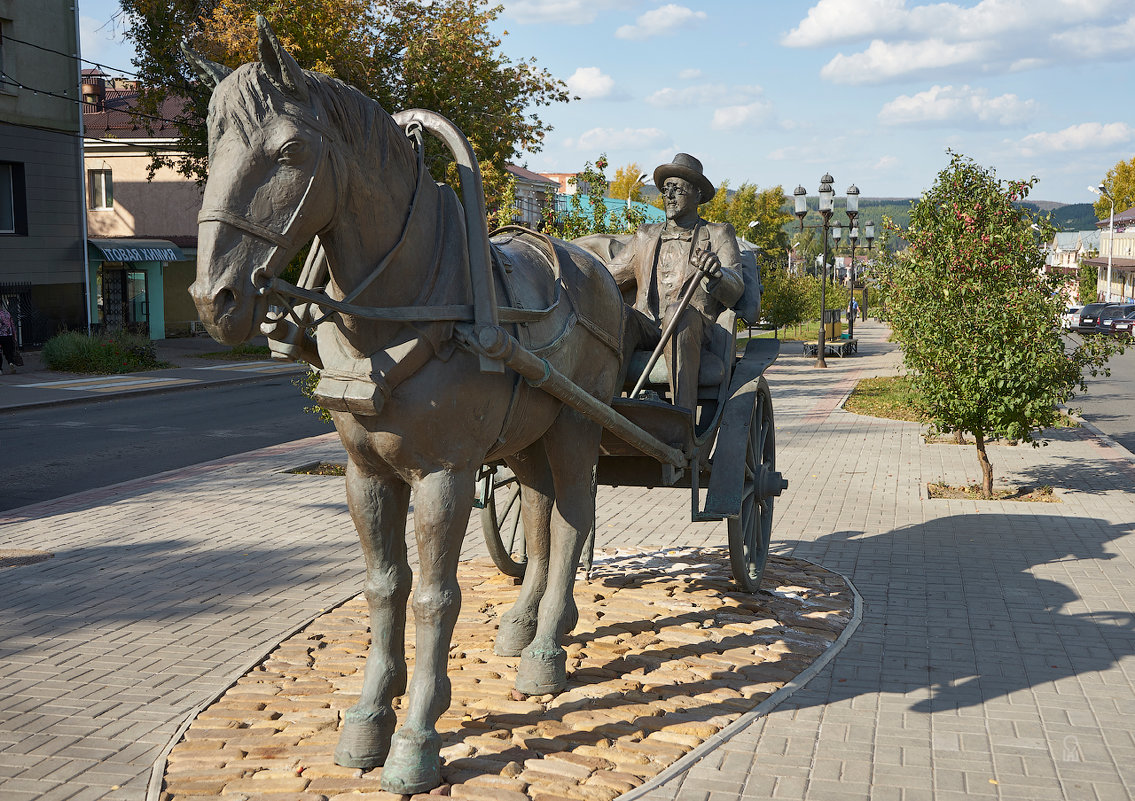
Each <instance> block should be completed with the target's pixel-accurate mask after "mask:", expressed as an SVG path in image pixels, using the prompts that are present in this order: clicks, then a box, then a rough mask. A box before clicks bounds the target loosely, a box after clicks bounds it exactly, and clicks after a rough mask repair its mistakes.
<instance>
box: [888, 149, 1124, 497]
mask: <svg viewBox="0 0 1135 801" xmlns="http://www.w3.org/2000/svg"><path fill="white" fill-rule="evenodd" d="M948 152H949V151H948ZM949 156H950V162H949V165H948V166H947V167H946V168H945V169H944V170H942V171H941V172H940V173H939V174H938V177H937V179H936V181H935V183H934V185H933V186H932V187H931V188H930V189H929V190H928V191H927V192H926V193H925V194H923V196H922V198H921V199H920V200H919V201H918V203H917V205H916V206H915V207H914V209H913V210H912V212H911V217H910V226H909V228H907V229H906V230H905V232H904V231H900V229H898V228H897V227H896V226H894V225H888V226H887V227H886V229H885V231H884V236H883V239H884V247H883V248H881V251H882V254H883V255H882V258H881V259H880V262H879V267H878V269H877V271H876V275H877V278H878V280H880V281H882V282H883V283H884V284H885V287H886V297H887V309H888V312H889V316H890V320H891V323H892V326H893V328H894V332H895V335H896V337H897V338H898V340H899V342H900V343H901V344H902V350H903V357H904V359H905V361H906V365H907V367H908V368H909V369H910V371H911V373H912V376H913V381H914V385H915V388H916V390H917V392H918V394H919V395H920V398H921V399H920V403H921V405H922V407H923V411H924V412H925V413H926V415H927V417H928V418H929V419H930V420H932V423H933V426H934V428H935V430H937V431H939V432H945V431H952V432H961V431H968V432H970V433H971V434H972V435H973V438H974V443H975V445H976V448H977V457H978V462H979V463H980V465H981V475H982V492H983V494H984V496H985V497H987V498H988V497H992V493H993V466H992V464H991V463H990V461H989V454H988V451H987V449H986V444H987V442H988V441H989V440H990V439H992V438H995V437H1005V438H1008V439H1010V440H1015V441H1017V440H1019V441H1023V442H1029V443H1032V444H1033V445H1036V444H1038V443H1037V442H1036V441H1035V440H1034V439H1033V436H1032V435H1033V434H1034V433H1036V432H1038V431H1040V430H1041V429H1044V428H1049V427H1052V426H1053V425H1055V424H1056V423H1057V420H1058V416H1059V411H1058V408H1057V406H1058V404H1063V403H1066V402H1068V401H1069V400H1071V399H1072V398H1073V397H1074V395H1075V393H1076V392H1084V391H1086V389H1087V386H1086V384H1085V381H1084V372H1085V370H1087V371H1090V372H1091V374H1092V375H1095V374H1096V373H1097V372H1098V371H1100V370H1101V369H1102V370H1104V372H1105V373H1106V369H1105V368H1104V364H1105V363H1106V361H1107V359H1108V357H1109V356H1110V355H1111V354H1112V353H1114V352H1116V351H1117V350H1118V349H1119V346H1118V345H1117V344H1116V343H1114V342H1112V341H1108V340H1107V338H1104V337H1091V338H1088V340H1087V341H1085V342H1083V343H1078V342H1074V341H1071V340H1066V337H1065V335H1064V334H1063V332H1062V331H1061V330H1060V328H1059V326H1058V322H1057V321H1058V319H1059V315H1060V313H1061V312H1062V311H1063V304H1064V301H1063V297H1062V296H1061V295H1060V294H1059V293H1058V292H1057V287H1056V285H1055V283H1054V281H1053V279H1051V278H1049V277H1046V276H1045V275H1043V274H1042V273H1041V267H1042V266H1043V264H1044V254H1043V253H1042V252H1041V249H1040V243H1041V242H1044V241H1047V240H1048V239H1050V238H1051V236H1052V228H1051V226H1050V225H1049V224H1048V221H1047V220H1046V219H1043V218H1034V217H1033V215H1032V213H1031V212H1030V211H1029V210H1028V209H1026V208H1024V207H1023V206H1021V205H1020V201H1022V200H1023V199H1024V198H1025V197H1027V196H1028V193H1029V190H1030V189H1031V188H1032V187H1033V185H1034V184H1035V183H1036V179H1035V178H1032V179H1030V180H1028V181H1002V180H1000V179H998V178H997V176H996V173H995V172H994V171H993V170H992V169H987V168H984V167H981V166H979V165H978V164H976V163H974V162H973V161H972V160H971V159H969V158H967V157H965V156H962V155H960V154H957V153H953V152H949ZM1034 226H1036V228H1034ZM1037 228H1039V233H1038V231H1037ZM900 234H901V236H902V237H903V238H904V239H905V240H906V241H907V242H908V243H909V247H908V248H907V249H906V250H905V251H903V252H899V253H891V252H890V249H889V248H887V247H886V246H885V245H886V240H887V239H888V238H893V237H894V236H896V235H900Z"/></svg>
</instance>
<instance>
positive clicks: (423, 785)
mask: <svg viewBox="0 0 1135 801" xmlns="http://www.w3.org/2000/svg"><path fill="white" fill-rule="evenodd" d="M475 472H476V471H475V470H473V469H469V470H462V471H456V470H454V471H441V472H437V473H431V474H429V475H427V476H424V477H423V478H421V479H420V480H419V481H418V482H417V484H416V486H415V501H414V534H415V536H416V538H417V542H418V562H419V567H418V582H417V586H416V588H415V589H414V599H413V605H414V623H415V629H416V632H417V633H416V639H415V648H416V651H415V664H414V675H413V678H412V679H411V680H410V695H409V699H408V703H407V704H406V717H405V720H404V722H403V723H402V726H401V728H399V729H398V731H397V732H396V733H395V735H394V737H393V739H392V740H391V742H390V755H389V756H388V757H387V758H386V764H385V765H384V766H383V768H382V789H383V790H386V791H387V792H391V793H402V794H412V793H418V792H422V791H426V790H431V789H433V788H434V787H437V786H438V785H439V784H441V758H440V756H439V752H440V751H441V737H440V736H439V735H438V733H437V729H436V728H435V726H436V724H437V720H438V718H439V717H441V714H442V713H443V712H444V711H445V710H446V709H448V708H449V702H450V684H449V676H448V675H447V674H446V670H447V668H448V657H449V646H450V643H451V642H452V640H453V627H454V625H455V624H456V623H457V614H458V612H459V611H460V608H461V587H460V585H459V584H458V583H457V563H458V560H459V559H460V558H461V540H462V539H463V538H464V536H465V526H466V524H467V523H468V522H469V511H470V508H471V507H472V505H473V484H474V476H475Z"/></svg>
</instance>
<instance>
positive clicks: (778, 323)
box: [761, 267, 820, 338]
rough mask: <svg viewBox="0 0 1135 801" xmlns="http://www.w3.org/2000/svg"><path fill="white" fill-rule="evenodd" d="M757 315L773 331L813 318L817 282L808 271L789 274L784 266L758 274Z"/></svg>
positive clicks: (817, 302)
mask: <svg viewBox="0 0 1135 801" xmlns="http://www.w3.org/2000/svg"><path fill="white" fill-rule="evenodd" d="M761 283H762V285H763V289H762V291H761V318H762V319H763V320H764V322H765V323H766V324H768V325H771V326H772V327H773V329H774V330H775V331H776V336H777V338H779V337H780V329H781V328H783V327H785V326H787V325H799V324H800V323H802V322H804V321H805V320H809V319H816V318H818V317H819V311H820V283H819V282H818V281H817V280H816V279H815V278H813V277H812V276H810V275H799V274H797V275H790V274H789V273H788V270H787V269H785V268H784V267H780V268H776V269H771V270H768V271H766V272H764V273H763V274H762V275H761Z"/></svg>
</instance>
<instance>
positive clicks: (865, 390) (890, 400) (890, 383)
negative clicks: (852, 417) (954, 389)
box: [843, 375, 923, 423]
mask: <svg viewBox="0 0 1135 801" xmlns="http://www.w3.org/2000/svg"><path fill="white" fill-rule="evenodd" d="M917 400H918V395H917V394H916V393H915V391H914V388H913V386H912V384H911V380H910V378H909V377H908V376H905V375H896V376H881V377H878V378H863V379H860V381H859V383H857V384H856V385H855V389H853V390H852V391H851V395H849V396H848V398H847V401H845V402H844V404H843V408H844V409H845V410H846V411H849V412H852V413H854V414H862V415H866V416H868V417H885V418H887V419H888V420H906V421H908V422H912V423H919V422H922V420H923V418H922V416H921V414H920V413H919V412H918V405H917Z"/></svg>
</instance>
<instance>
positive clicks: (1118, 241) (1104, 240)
mask: <svg viewBox="0 0 1135 801" xmlns="http://www.w3.org/2000/svg"><path fill="white" fill-rule="evenodd" d="M1096 228H1097V229H1098V230H1099V234H1100V250H1099V255H1098V256H1095V257H1093V258H1087V259H1084V264H1090V265H1092V266H1094V267H1095V268H1096V271H1097V278H1096V294H1097V299H1098V300H1101V301H1110V302H1115V303H1135V208H1131V209H1127V210H1126V211H1123V212H1120V213H1118V214H1116V215H1115V219H1114V224H1112V219H1111V218H1110V216H1109V217H1105V218H1104V219H1102V220H1100V221H1099V222H1098V223H1096ZM1109 268H1110V273H1111V275H1110V283H1109V281H1108V278H1109V276H1108V272H1109Z"/></svg>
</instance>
